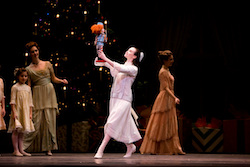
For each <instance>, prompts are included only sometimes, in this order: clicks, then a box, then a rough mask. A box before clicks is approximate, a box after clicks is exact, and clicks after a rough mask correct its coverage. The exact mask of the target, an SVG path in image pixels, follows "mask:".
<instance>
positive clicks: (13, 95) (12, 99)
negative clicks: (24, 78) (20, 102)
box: [10, 85, 17, 104]
mask: <svg viewBox="0 0 250 167" xmlns="http://www.w3.org/2000/svg"><path fill="white" fill-rule="evenodd" d="M16 94H17V87H16V86H15V85H14V86H12V88H11V94H10V104H16Z"/></svg>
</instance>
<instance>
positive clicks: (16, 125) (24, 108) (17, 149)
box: [8, 68, 35, 156]
mask: <svg viewBox="0 0 250 167" xmlns="http://www.w3.org/2000/svg"><path fill="white" fill-rule="evenodd" d="M14 75H15V76H16V79H17V81H18V82H17V83H16V84H15V85H13V86H12V88H11V101H10V104H11V117H10V124H9V129H8V133H12V144H13V148H14V152H13V155H15V156H23V155H24V156H31V154H28V153H26V152H25V151H24V150H23V135H24V133H29V132H33V131H35V128H34V125H33V122H32V107H33V102H32V95H31V88H30V87H29V86H28V85H26V82H27V80H28V72H27V71H26V69H25V68H18V69H16V70H15V72H14Z"/></svg>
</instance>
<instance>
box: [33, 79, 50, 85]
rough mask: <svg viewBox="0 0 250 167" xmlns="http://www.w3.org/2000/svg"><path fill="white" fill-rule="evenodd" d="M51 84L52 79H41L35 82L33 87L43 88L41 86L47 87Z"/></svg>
mask: <svg viewBox="0 0 250 167" xmlns="http://www.w3.org/2000/svg"><path fill="white" fill-rule="evenodd" d="M49 83H51V80H50V78H41V79H39V80H37V81H35V82H33V85H34V86H41V85H47V84H49Z"/></svg>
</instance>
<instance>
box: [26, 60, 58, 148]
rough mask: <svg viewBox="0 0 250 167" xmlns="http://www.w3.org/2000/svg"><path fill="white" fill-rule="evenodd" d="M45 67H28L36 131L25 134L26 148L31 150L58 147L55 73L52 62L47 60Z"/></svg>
mask: <svg viewBox="0 0 250 167" xmlns="http://www.w3.org/2000/svg"><path fill="white" fill-rule="evenodd" d="M45 63H46V65H45V68H44V69H42V70H39V71H35V70H33V69H32V68H30V66H28V67H26V70H27V71H28V73H29V77H30V80H31V85H32V93H33V103H34V109H33V122H34V126H35V129H36V131H35V132H33V133H30V134H28V135H25V137H24V149H27V148H28V151H30V152H41V151H49V150H56V149H58V146H57V139H56V115H57V114H58V105H57V99H56V93H55V89H54V86H53V84H52V83H51V76H52V75H53V74H54V70H53V67H52V64H51V63H50V62H48V61H46V62H45Z"/></svg>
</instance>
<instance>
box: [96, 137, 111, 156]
mask: <svg viewBox="0 0 250 167" xmlns="http://www.w3.org/2000/svg"><path fill="white" fill-rule="evenodd" d="M110 139H111V137H110V136H109V135H107V134H106V135H105V136H104V138H103V140H102V144H101V145H100V147H99V148H98V150H97V153H96V154H95V158H102V156H103V152H104V149H105V147H106V145H107V144H108V142H109V140H110Z"/></svg>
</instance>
